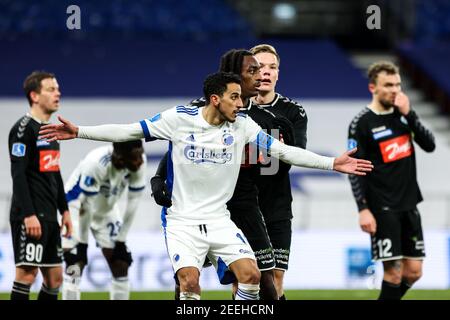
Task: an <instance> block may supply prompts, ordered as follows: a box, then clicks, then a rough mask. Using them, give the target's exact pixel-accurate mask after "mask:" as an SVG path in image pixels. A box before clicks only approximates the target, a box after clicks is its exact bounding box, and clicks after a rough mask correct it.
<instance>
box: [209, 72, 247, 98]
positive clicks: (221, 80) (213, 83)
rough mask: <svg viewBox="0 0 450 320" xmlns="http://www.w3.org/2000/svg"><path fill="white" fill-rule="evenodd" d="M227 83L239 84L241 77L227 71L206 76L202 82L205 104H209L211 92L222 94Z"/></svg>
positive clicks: (225, 89)
mask: <svg viewBox="0 0 450 320" xmlns="http://www.w3.org/2000/svg"><path fill="white" fill-rule="evenodd" d="M229 83H237V84H241V78H240V77H239V76H238V75H236V74H233V73H229V72H216V73H213V74H210V75H208V76H207V77H206V79H205V81H204V82H203V94H204V95H205V99H206V104H209V102H210V100H209V98H210V97H211V95H212V94H217V95H219V96H222V95H223V94H224V92H225V91H227V85H228V84H229Z"/></svg>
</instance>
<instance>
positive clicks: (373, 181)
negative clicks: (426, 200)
mask: <svg viewBox="0 0 450 320" xmlns="http://www.w3.org/2000/svg"><path fill="white" fill-rule="evenodd" d="M368 77H369V90H370V92H371V93H372V102H371V103H370V104H369V105H368V106H367V107H366V108H365V109H364V110H362V111H361V112H360V113H359V114H358V115H357V116H356V117H355V118H354V119H353V121H352V122H351V124H350V127H349V135H348V138H349V140H348V147H349V149H352V148H354V147H356V146H357V147H358V151H357V153H356V156H357V157H358V158H363V159H367V160H370V161H372V163H373V165H374V170H373V171H372V172H371V173H370V174H368V175H367V176H365V177H357V176H350V182H351V186H352V190H353V195H354V197H355V200H356V203H357V205H358V210H359V224H360V226H361V229H362V230H363V231H364V232H367V233H370V234H371V239H372V257H373V260H378V261H382V262H383V267H384V277H383V282H382V286H381V293H380V296H379V299H381V300H399V299H401V298H402V297H403V295H404V294H405V293H406V291H407V290H408V289H409V288H410V287H411V286H412V285H413V284H414V282H416V281H417V280H418V279H419V278H420V277H421V275H422V260H423V259H424V257H425V247H424V239H423V233H422V225H421V219H420V214H419V211H418V210H417V207H416V206H417V203H419V202H421V201H422V200H423V199H422V194H421V192H420V189H419V186H418V184H417V178H416V159H415V151H414V144H413V140H414V141H415V142H416V143H417V144H418V145H419V146H420V147H421V148H422V149H423V150H425V151H426V152H432V151H433V150H434V149H435V143H434V137H433V134H432V133H431V132H430V131H428V130H427V129H426V128H425V127H423V126H422V124H421V123H420V121H419V118H418V116H417V114H416V113H415V112H414V110H412V109H411V107H410V104H409V99H408V97H407V96H406V95H405V94H404V93H403V92H402V91H401V79H400V75H399V70H398V68H397V67H396V66H395V65H393V64H392V63H390V62H383V61H382V62H377V63H374V64H373V65H372V66H370V67H369V69H368Z"/></svg>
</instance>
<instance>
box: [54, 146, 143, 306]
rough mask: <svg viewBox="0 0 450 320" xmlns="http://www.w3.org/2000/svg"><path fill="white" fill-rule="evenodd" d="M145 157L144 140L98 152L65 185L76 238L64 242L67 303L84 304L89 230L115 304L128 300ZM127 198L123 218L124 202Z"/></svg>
mask: <svg viewBox="0 0 450 320" xmlns="http://www.w3.org/2000/svg"><path fill="white" fill-rule="evenodd" d="M145 169H146V157H145V154H144V149H143V147H142V141H141V140H133V141H129V142H116V143H113V144H112V145H107V146H102V147H99V148H96V149H94V150H92V151H91V152H89V153H88V155H87V156H86V157H85V158H84V159H83V160H82V161H81V162H80V163H79V164H78V166H77V167H76V168H75V170H74V171H73V172H72V174H71V176H70V178H69V180H68V181H67V183H66V186H65V189H66V199H67V201H68V203H69V208H70V210H71V211H70V212H71V215H72V219H73V220H74V232H73V234H72V237H71V238H69V239H68V238H63V242H62V246H63V249H64V251H65V252H64V260H65V262H66V273H65V275H64V281H63V290H62V297H63V300H80V289H79V282H80V279H81V274H82V271H83V268H84V267H85V266H86V264H87V263H88V260H87V246H88V238H89V229H90V230H91V232H92V234H93V236H94V238H95V240H96V242H97V245H98V246H99V247H100V248H101V249H102V253H103V255H104V257H105V259H106V261H107V263H108V265H109V268H110V270H111V273H112V276H113V278H112V283H111V287H110V299H111V300H127V299H128V298H129V293H130V289H129V283H128V268H129V266H130V265H131V262H132V261H133V259H132V257H131V253H130V252H129V250H128V248H127V246H126V244H125V242H126V238H127V234H128V231H129V229H130V226H131V224H132V221H133V218H134V215H135V213H136V210H137V207H138V205H139V201H140V198H141V195H142V191H143V190H144V188H145V178H146V177H145ZM126 189H127V190H128V192H127V204H126V208H125V210H124V212H123V213H122V212H121V211H120V209H119V203H118V202H119V200H120V198H121V196H122V195H123V194H124V192H125V190H126Z"/></svg>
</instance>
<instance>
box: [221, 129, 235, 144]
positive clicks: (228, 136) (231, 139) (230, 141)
mask: <svg viewBox="0 0 450 320" xmlns="http://www.w3.org/2000/svg"><path fill="white" fill-rule="evenodd" d="M222 142H223V144H224V145H226V146H231V145H232V144H233V142H234V137H233V136H232V135H231V134H230V133H228V132H225V133H224V134H223V137H222Z"/></svg>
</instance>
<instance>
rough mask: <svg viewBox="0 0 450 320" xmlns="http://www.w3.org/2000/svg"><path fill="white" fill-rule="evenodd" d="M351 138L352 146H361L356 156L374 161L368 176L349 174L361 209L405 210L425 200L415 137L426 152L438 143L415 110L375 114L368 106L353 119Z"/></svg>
mask: <svg viewBox="0 0 450 320" xmlns="http://www.w3.org/2000/svg"><path fill="white" fill-rule="evenodd" d="M348 139H349V140H348V148H349V149H352V148H354V147H357V148H358V150H357V152H356V154H355V155H354V157H356V158H362V159H367V160H370V161H372V164H373V165H374V169H373V171H372V172H370V173H368V174H367V176H354V175H353V176H350V177H349V179H350V183H351V186H352V191H353V195H354V197H355V200H356V203H357V205H358V209H359V210H360V211H361V210H362V209H365V208H369V209H370V210H371V211H376V212H380V211H406V210H411V209H413V208H415V207H416V205H417V203H419V202H420V201H422V200H423V198H422V194H421V192H420V189H419V185H418V183H417V178H416V157H415V150H414V144H413V140H414V141H415V142H416V143H417V144H418V145H419V146H420V147H421V148H422V149H423V150H425V151H427V152H431V151H433V150H434V149H435V143H434V137H433V134H432V133H431V132H430V131H429V130H427V129H426V128H425V127H424V126H423V125H422V124H421V123H420V121H419V118H418V116H417V114H416V113H415V112H414V111H413V110H411V111H410V112H409V113H408V114H407V115H406V116H403V115H402V114H401V113H400V112H399V111H398V110H397V109H396V108H395V109H394V110H393V112H392V113H388V114H376V113H375V112H373V111H372V110H370V109H369V108H367V107H366V108H365V109H364V110H362V111H361V112H360V113H359V114H358V115H357V116H356V117H355V118H354V119H353V121H352V122H351V124H350V127H349V133H348Z"/></svg>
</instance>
